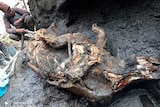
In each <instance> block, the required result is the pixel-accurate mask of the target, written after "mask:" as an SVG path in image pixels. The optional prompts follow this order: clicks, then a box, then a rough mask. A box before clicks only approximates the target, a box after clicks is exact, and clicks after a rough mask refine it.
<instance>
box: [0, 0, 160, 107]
mask: <svg viewBox="0 0 160 107" xmlns="http://www.w3.org/2000/svg"><path fill="white" fill-rule="evenodd" d="M86 16H87V17H86ZM86 23H87V24H86ZM88 23H89V24H88ZM93 23H98V25H99V26H101V27H102V28H104V29H105V31H106V33H107V35H108V42H107V46H106V49H108V50H109V51H110V52H111V54H112V55H114V56H116V57H118V58H121V59H123V58H125V57H127V56H130V55H132V54H139V55H144V56H151V57H154V58H157V59H159V58H160V26H159V24H160V1H159V0H122V1H121V3H118V2H114V3H112V5H111V6H109V7H103V8H102V9H100V10H94V11H93V12H90V13H89V14H87V15H84V16H83V15H82V16H81V17H78V18H77V19H76V21H75V22H74V24H73V25H70V27H69V29H68V31H70V32H77V31H79V32H82V33H85V34H86V35H88V37H89V38H91V39H92V40H94V39H95V38H96V36H95V34H94V33H93V32H92V31H91V25H92V24H93ZM59 24H63V22H59ZM65 29H66V28H64V29H63V28H61V30H62V31H61V33H65V32H68V31H65ZM24 53H25V50H24ZM26 61H27V59H26V56H25V54H23V53H22V54H21V56H20V59H19V62H18V63H19V64H20V63H21V64H20V65H19V64H17V69H16V72H15V74H14V75H13V76H12V77H11V80H10V84H9V89H8V92H7V93H6V94H5V95H4V96H3V97H2V98H0V107H5V106H6V107H90V106H91V107H92V106H104V107H105V105H103V104H102V105H101V104H99V103H93V104H91V103H90V102H89V101H87V100H86V99H85V98H83V97H81V96H77V95H74V94H72V93H70V92H68V91H67V90H64V89H59V88H57V87H55V86H51V85H49V84H47V83H46V82H45V81H44V80H43V79H42V78H40V77H39V76H38V75H37V74H35V73H34V72H33V71H32V70H31V69H30V68H28V66H27V65H25V64H26ZM144 88H145V86H144ZM150 88H152V87H150ZM140 95H147V96H148V97H149V99H151V101H152V102H153V103H154V106H155V107H159V106H158V105H159V102H160V101H159V100H158V99H156V98H155V97H154V95H153V94H152V93H151V92H150V91H148V90H147V89H143V86H141V87H140V88H137V89H133V90H129V91H128V92H126V93H125V94H123V95H121V97H120V98H117V100H115V101H114V102H113V103H111V104H110V106H109V107H143V106H142V102H141V101H140V100H139V96H140ZM133 102H134V103H133ZM106 107H108V106H106Z"/></svg>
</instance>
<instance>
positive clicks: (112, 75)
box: [27, 24, 160, 101]
mask: <svg viewBox="0 0 160 107" xmlns="http://www.w3.org/2000/svg"><path fill="white" fill-rule="evenodd" d="M92 31H93V32H95V33H96V34H97V40H96V41H95V42H92V41H90V40H89V39H88V38H87V36H86V35H84V34H82V33H72V34H71V33H67V34H63V35H60V36H56V35H54V34H51V33H49V32H47V30H46V29H40V30H38V31H36V32H35V34H34V35H33V37H34V38H33V39H32V40H31V41H30V42H29V43H28V47H27V49H28V57H29V62H28V65H29V66H30V67H31V68H32V69H33V70H34V71H35V72H37V73H38V74H39V75H40V76H41V77H43V78H44V79H46V81H47V82H48V83H49V84H52V85H56V86H58V87H60V88H65V89H68V90H70V91H71V92H73V93H75V94H78V95H82V96H85V97H86V98H88V99H89V100H90V101H101V100H104V99H108V98H110V97H111V96H112V95H113V94H114V93H116V92H117V91H119V90H122V89H123V88H125V87H126V86H128V85H129V84H130V83H132V82H133V81H134V82H135V81H136V80H153V79H159V77H160V76H159V75H160V70H159V67H160V66H159V65H160V62H159V61H158V60H157V59H154V58H151V57H143V56H137V55H133V56H131V57H128V58H126V59H124V60H119V59H118V58H116V57H114V56H112V55H111V54H110V53H109V52H108V51H107V50H106V49H104V47H105V44H106V41H107V36H106V34H105V31H104V30H103V29H102V28H100V27H98V26H97V25H96V24H93V25H92Z"/></svg>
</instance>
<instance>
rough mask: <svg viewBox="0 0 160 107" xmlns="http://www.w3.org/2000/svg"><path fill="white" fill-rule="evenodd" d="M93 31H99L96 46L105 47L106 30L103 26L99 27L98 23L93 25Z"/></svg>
mask: <svg viewBox="0 0 160 107" xmlns="http://www.w3.org/2000/svg"><path fill="white" fill-rule="evenodd" d="M92 31H93V32H95V33H97V35H98V38H97V41H96V46H98V47H99V48H104V47H105V45H106V41H107V36H106V34H105V31H104V30H103V29H102V28H100V27H98V26H97V24H96V23H95V24H93V25H92Z"/></svg>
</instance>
